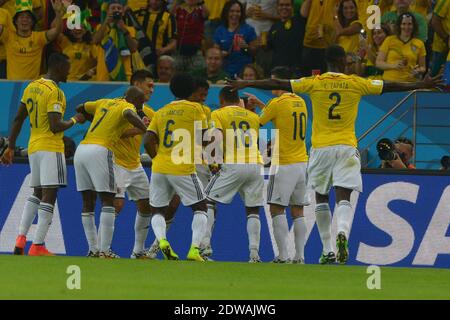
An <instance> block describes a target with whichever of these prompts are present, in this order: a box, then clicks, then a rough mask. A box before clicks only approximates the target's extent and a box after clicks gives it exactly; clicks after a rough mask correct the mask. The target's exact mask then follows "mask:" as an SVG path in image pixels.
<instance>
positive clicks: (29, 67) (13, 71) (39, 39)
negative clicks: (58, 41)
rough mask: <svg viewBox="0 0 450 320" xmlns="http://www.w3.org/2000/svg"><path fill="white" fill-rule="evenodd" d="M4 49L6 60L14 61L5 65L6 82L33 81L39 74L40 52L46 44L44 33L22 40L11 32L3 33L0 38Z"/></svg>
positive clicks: (34, 34) (37, 33)
mask: <svg viewBox="0 0 450 320" xmlns="http://www.w3.org/2000/svg"><path fill="white" fill-rule="evenodd" d="M0 42H3V44H4V45H5V48H6V60H7V61H14V63H8V64H7V65H6V73H7V78H8V80H35V79H37V78H39V75H40V72H41V61H42V52H43V50H44V47H45V45H46V44H47V42H48V41H47V36H46V34H45V32H34V31H33V33H32V34H31V36H30V37H27V38H23V37H20V36H18V35H17V33H16V32H14V31H13V30H8V32H3V33H2V36H1V37H0Z"/></svg>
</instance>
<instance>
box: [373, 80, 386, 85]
mask: <svg viewBox="0 0 450 320" xmlns="http://www.w3.org/2000/svg"><path fill="white" fill-rule="evenodd" d="M371 82H372V85H374V86H381V85H383V81H381V80H372V81H371Z"/></svg>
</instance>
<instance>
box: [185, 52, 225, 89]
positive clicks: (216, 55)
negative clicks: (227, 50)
mask: <svg viewBox="0 0 450 320" xmlns="http://www.w3.org/2000/svg"><path fill="white" fill-rule="evenodd" d="M205 58H206V59H205V60H206V67H205V68H201V69H197V70H195V71H194V73H193V74H194V75H195V76H196V77H198V78H202V79H207V80H208V82H209V83H212V84H216V83H225V79H226V78H228V77H229V75H228V74H227V73H226V72H225V71H224V70H223V68H222V66H223V58H222V53H221V52H220V49H218V48H209V49H208V50H206V54H205Z"/></svg>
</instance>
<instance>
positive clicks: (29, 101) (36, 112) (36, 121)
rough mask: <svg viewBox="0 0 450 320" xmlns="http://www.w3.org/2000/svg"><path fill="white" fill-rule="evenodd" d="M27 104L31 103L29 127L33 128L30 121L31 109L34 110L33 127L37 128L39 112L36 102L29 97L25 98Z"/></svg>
mask: <svg viewBox="0 0 450 320" xmlns="http://www.w3.org/2000/svg"><path fill="white" fill-rule="evenodd" d="M27 104H31V107H30V127H32V128H33V124H32V123H31V122H32V120H31V114H32V112H33V111H35V115H34V127H35V128H37V127H38V113H39V108H38V103H37V102H36V103H35V102H34V101H33V99H31V98H30V99H28V100H27ZM35 107H36V110H34V108H35Z"/></svg>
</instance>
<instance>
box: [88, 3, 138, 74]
mask: <svg viewBox="0 0 450 320" xmlns="http://www.w3.org/2000/svg"><path fill="white" fill-rule="evenodd" d="M126 4H127V1H126V0H109V1H108V11H107V16H106V18H105V20H104V21H103V23H102V25H101V26H97V31H96V32H95V33H94V35H93V37H92V40H93V42H94V44H97V45H99V48H98V57H97V61H98V63H97V81H129V80H130V78H131V74H132V59H131V58H132V54H133V53H135V52H137V49H138V41H137V40H136V30H135V29H134V28H133V27H129V26H126V25H125V21H124V13H125V10H124V7H125V6H126ZM117 56H119V59H116V57H117Z"/></svg>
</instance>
